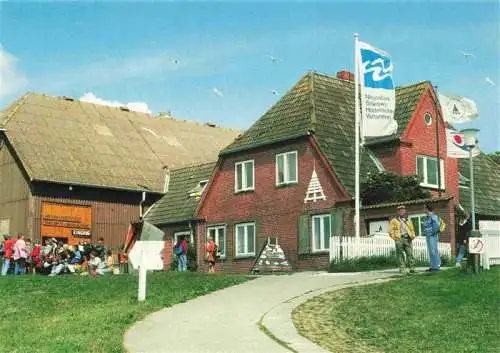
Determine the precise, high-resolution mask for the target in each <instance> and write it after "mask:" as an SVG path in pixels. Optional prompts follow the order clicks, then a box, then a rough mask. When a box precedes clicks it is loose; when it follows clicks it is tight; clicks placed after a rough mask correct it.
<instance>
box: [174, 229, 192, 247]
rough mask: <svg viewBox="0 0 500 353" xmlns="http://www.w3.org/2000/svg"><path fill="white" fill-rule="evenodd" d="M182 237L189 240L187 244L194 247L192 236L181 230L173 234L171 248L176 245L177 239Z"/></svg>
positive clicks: (187, 231)
mask: <svg viewBox="0 0 500 353" xmlns="http://www.w3.org/2000/svg"><path fill="white" fill-rule="evenodd" d="M182 235H184V236H185V237H186V238H187V239H189V244H191V245H194V237H193V234H191V232H190V231H189V230H183V231H180V232H175V233H174V237H173V238H172V246H175V244H177V241H178V239H179V237H181V236H182Z"/></svg>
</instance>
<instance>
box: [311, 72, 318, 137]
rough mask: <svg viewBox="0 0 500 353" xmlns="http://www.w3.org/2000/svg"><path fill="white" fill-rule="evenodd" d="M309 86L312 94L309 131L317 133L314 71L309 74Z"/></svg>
mask: <svg viewBox="0 0 500 353" xmlns="http://www.w3.org/2000/svg"><path fill="white" fill-rule="evenodd" d="M309 80H310V82H309V84H310V85H311V94H310V99H309V104H310V105H311V106H310V113H309V130H310V131H313V132H314V131H316V103H315V100H314V70H311V71H310V72H309Z"/></svg>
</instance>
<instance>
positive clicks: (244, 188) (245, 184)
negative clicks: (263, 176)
mask: <svg viewBox="0 0 500 353" xmlns="http://www.w3.org/2000/svg"><path fill="white" fill-rule="evenodd" d="M248 163H252V180H253V183H252V184H253V185H252V186H251V187H249V186H248V180H246V175H247V173H246V167H245V166H246V165H247V164H248ZM239 165H241V174H242V175H241V184H242V185H241V188H240V189H238V166H239ZM251 190H255V161H254V160H253V159H249V160H246V161H241V162H237V163H235V164H234V191H235V192H242V191H251Z"/></svg>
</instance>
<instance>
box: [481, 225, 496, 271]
mask: <svg viewBox="0 0 500 353" xmlns="http://www.w3.org/2000/svg"><path fill="white" fill-rule="evenodd" d="M496 228H498V223H497V222H488V221H481V222H479V229H480V230H481V235H482V236H483V238H485V243H486V247H485V248H486V251H487V253H488V258H489V260H490V261H489V262H490V265H500V229H496Z"/></svg>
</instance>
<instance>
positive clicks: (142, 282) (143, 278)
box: [135, 243, 147, 302]
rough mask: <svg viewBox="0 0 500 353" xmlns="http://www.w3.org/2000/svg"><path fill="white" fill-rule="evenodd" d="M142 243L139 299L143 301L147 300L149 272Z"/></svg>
mask: <svg viewBox="0 0 500 353" xmlns="http://www.w3.org/2000/svg"><path fill="white" fill-rule="evenodd" d="M137 245H139V244H138V243H136V244H135V246H137ZM140 245H141V261H140V262H139V292H138V294H137V300H138V301H140V302H143V301H144V300H146V274H147V269H146V266H144V260H145V254H144V247H143V246H142V245H143V244H140Z"/></svg>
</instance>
